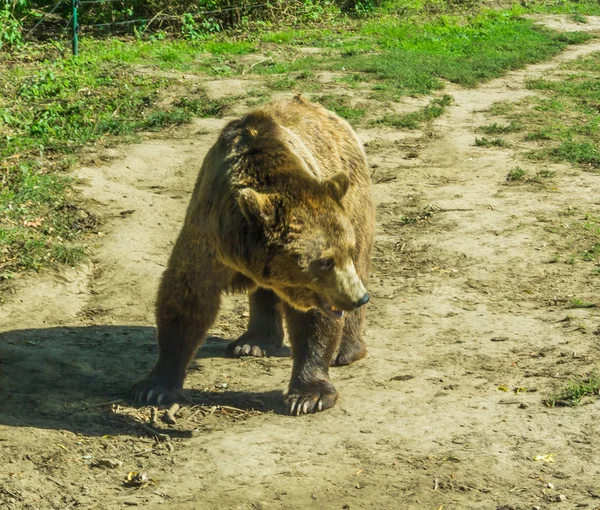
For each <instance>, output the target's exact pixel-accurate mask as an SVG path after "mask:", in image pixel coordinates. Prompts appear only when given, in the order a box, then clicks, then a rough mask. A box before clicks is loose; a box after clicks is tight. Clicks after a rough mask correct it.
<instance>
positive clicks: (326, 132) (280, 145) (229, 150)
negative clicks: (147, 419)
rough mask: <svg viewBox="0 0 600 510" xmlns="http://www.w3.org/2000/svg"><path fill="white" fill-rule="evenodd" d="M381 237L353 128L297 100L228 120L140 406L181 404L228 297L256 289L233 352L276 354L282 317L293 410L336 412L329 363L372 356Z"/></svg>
mask: <svg viewBox="0 0 600 510" xmlns="http://www.w3.org/2000/svg"><path fill="white" fill-rule="evenodd" d="M373 231H374V209H373V205H372V201H371V193H370V180H369V174H368V171H367V165H366V159H365V154H364V151H363V149H362V146H361V144H360V142H359V141H358V138H357V136H356V134H355V133H354V131H353V130H352V129H351V128H350V126H349V125H348V124H347V123H346V122H345V121H343V120H342V119H340V118H339V117H338V116H337V115H335V114H333V113H331V112H329V111H327V110H325V109H324V108H322V107H320V106H318V105H315V104H312V103H309V102H308V101H306V100H305V99H303V98H301V97H299V96H298V97H296V98H294V99H293V100H291V101H283V102H275V103H271V104H268V105H267V106H264V107H262V108H260V109H258V110H255V111H253V112H251V113H249V114H247V115H245V116H244V117H242V118H241V119H238V120H235V121H233V122H231V123H230V124H229V125H227V127H225V129H224V130H223V132H222V133H221V136H220V137H219V139H218V141H217V142H216V144H215V145H214V146H213V147H212V149H211V150H210V151H209V153H208V154H207V156H206V158H205V160H204V164H203V165H202V169H201V170H200V174H199V176H198V180H197V182H196V186H195V189H194V193H193V196H192V199H191V202H190V205H189V207H188V211H187V216H186V219H185V222H184V225H183V228H182V230H181V233H180V235H179V238H178V239H177V242H176V244H175V247H174V249H173V253H172V255H171V258H170V260H169V264H168V267H167V269H166V271H165V273H164V275H163V278H162V282H161V286H160V290H159V293H158V300H157V307H156V314H157V323H158V344H159V359H158V362H157V364H156V366H155V367H154V369H153V370H152V371H151V372H150V374H149V375H148V376H147V377H146V378H145V379H143V380H142V381H140V382H138V383H137V384H136V385H135V386H134V388H133V392H134V395H135V398H136V399H137V400H138V401H139V402H144V403H158V404H161V403H163V404H164V403H167V402H169V401H172V400H174V399H177V398H178V397H180V396H181V395H180V392H181V390H182V387H183V381H184V379H185V373H186V369H187V366H188V364H189V362H190V361H191V359H192V357H193V356H194V354H195V352H196V350H197V349H198V347H199V346H200V345H201V343H202V342H203V340H204V337H205V334H206V332H207V330H208V328H209V327H210V326H211V324H212V323H213V321H214V319H215V317H216V315H217V312H218V310H219V305H220V299H221V295H222V293H223V292H227V291H244V290H247V291H250V292H252V293H251V295H250V321H249V325H248V331H247V332H246V333H245V334H244V335H242V337H240V339H238V340H237V341H236V342H233V343H232V344H231V346H230V349H229V353H230V354H231V355H233V356H240V355H255V356H262V355H269V354H272V353H274V352H275V351H276V350H277V348H278V347H280V346H281V343H282V340H283V328H282V315H283V316H284V317H285V319H286V321H287V326H288V331H289V336H290V343H291V346H292V354H293V361H294V363H293V370H292V378H291V381H290V385H289V391H288V396H287V399H286V403H287V410H288V412H289V413H290V414H302V413H309V412H314V411H320V410H322V409H326V408H328V407H331V406H333V405H334V403H335V401H336V399H337V392H336V390H335V388H334V387H333V385H332V384H331V382H330V381H329V374H328V371H329V366H330V365H346V364H349V363H352V362H353V361H356V360H357V359H360V358H362V357H364V356H365V354H366V347H365V345H364V343H363V340H362V337H361V330H362V324H363V321H364V317H365V308H364V307H362V305H364V304H365V303H366V302H367V301H368V300H369V295H368V294H367V293H366V289H365V285H366V284H367V279H368V273H369V266H370V258H371V247H372V243H373ZM344 312H346V313H345V314H344Z"/></svg>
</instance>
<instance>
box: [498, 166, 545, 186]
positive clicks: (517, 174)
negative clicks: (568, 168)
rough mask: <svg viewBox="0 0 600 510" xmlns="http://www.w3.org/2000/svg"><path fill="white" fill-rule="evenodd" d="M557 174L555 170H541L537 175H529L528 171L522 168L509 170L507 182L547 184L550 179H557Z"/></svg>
mask: <svg viewBox="0 0 600 510" xmlns="http://www.w3.org/2000/svg"><path fill="white" fill-rule="evenodd" d="M555 175H556V172H555V171H554V170H547V169H543V170H539V171H537V172H536V173H535V175H531V176H530V175H527V170H524V169H523V168H521V167H515V168H513V169H511V170H509V172H508V174H507V175H506V182H509V183H518V182H521V183H526V184H545V183H546V182H547V180H548V179H552V178H553V177H555Z"/></svg>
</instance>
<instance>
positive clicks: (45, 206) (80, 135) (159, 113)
mask: <svg viewBox="0 0 600 510" xmlns="http://www.w3.org/2000/svg"><path fill="white" fill-rule="evenodd" d="M104 57H105V56H104V55H99V56H98V58H97V59H92V58H91V56H90V55H88V57H87V58H86V59H81V60H75V59H70V58H69V59H63V60H56V61H54V62H50V61H47V60H46V59H44V58H41V57H40V58H39V59H33V62H32V61H31V60H32V59H31V55H28V54H24V53H22V54H19V53H17V54H13V55H11V56H8V55H5V54H0V68H1V69H2V76H1V77H0V139H1V140H2V142H1V143H0V161H1V163H0V188H1V189H0V278H2V277H4V278H7V277H9V276H10V275H11V274H13V273H14V272H15V271H18V270H23V269H25V270H27V269H34V270H37V269H39V268H41V267H43V266H46V265H51V264H54V263H63V264H74V263H76V262H77V261H79V260H81V259H82V258H83V257H84V255H85V248H84V241H85V239H86V236H88V235H91V234H93V233H95V232H97V230H98V221H97V220H96V219H92V218H91V217H90V216H89V215H87V213H85V212H84V211H82V210H80V208H79V206H77V205H76V204H77V200H76V198H75V196H74V194H73V192H72V190H71V180H70V179H69V178H68V176H67V174H66V170H68V169H69V166H70V164H71V163H72V162H73V161H75V159H76V154H77V150H78V149H79V148H80V147H82V146H83V145H86V144H92V143H100V144H110V143H113V140H114V139H115V137H119V138H120V140H124V139H125V140H131V139H132V136H133V135H134V134H135V133H136V132H138V131H140V130H144V131H147V130H158V129H163V128H165V127H167V126H172V125H177V124H182V123H185V122H188V121H189V120H190V118H191V117H192V116H194V115H196V116H220V115H222V114H223V112H224V110H225V109H226V108H227V106H228V102H226V101H210V100H209V99H208V98H207V97H206V96H204V95H203V94H201V93H198V94H195V97H191V98H184V99H181V100H180V101H178V102H175V103H174V104H173V105H172V106H171V107H169V108H164V109H163V108H160V107H158V106H157V103H158V101H159V99H160V91H161V90H162V89H164V88H166V87H168V86H170V85H171V84H172V83H174V82H173V81H172V80H170V79H167V78H161V77H156V76H152V75H146V74H139V73H137V72H136V71H135V69H133V68H132V67H130V66H127V65H124V64H122V63H117V64H115V63H111V62H107V61H106V60H105V58H104Z"/></svg>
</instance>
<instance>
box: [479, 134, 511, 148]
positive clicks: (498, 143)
mask: <svg viewBox="0 0 600 510" xmlns="http://www.w3.org/2000/svg"><path fill="white" fill-rule="evenodd" d="M475 145H476V146H477V147H503V148H506V147H510V143H508V142H507V141H506V140H504V139H503V138H492V139H489V138H485V137H482V138H475Z"/></svg>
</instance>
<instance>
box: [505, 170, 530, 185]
mask: <svg viewBox="0 0 600 510" xmlns="http://www.w3.org/2000/svg"><path fill="white" fill-rule="evenodd" d="M526 174H527V171H526V170H523V169H522V168H521V167H516V168H513V169H511V170H510V171H509V172H508V175H507V176H506V180H507V181H508V182H515V181H522V180H524V179H525V175H526Z"/></svg>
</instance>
